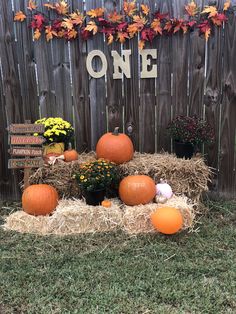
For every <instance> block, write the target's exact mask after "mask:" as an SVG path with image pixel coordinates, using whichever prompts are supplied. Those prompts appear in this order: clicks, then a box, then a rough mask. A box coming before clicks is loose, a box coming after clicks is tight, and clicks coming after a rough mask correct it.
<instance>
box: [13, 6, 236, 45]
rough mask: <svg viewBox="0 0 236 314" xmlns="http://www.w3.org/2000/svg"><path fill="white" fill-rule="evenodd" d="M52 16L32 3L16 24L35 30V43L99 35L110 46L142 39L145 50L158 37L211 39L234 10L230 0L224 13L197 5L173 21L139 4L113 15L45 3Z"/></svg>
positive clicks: (98, 9) (115, 12)
mask: <svg viewBox="0 0 236 314" xmlns="http://www.w3.org/2000/svg"><path fill="white" fill-rule="evenodd" d="M44 7H45V8H46V9H48V14H45V13H43V12H41V11H40V10H38V6H37V3H36V2H35V1H33V0H29V2H28V7H27V12H25V13H24V12H22V11H18V12H17V13H16V14H15V17H14V20H15V21H20V22H24V21H28V24H29V27H30V28H32V30H33V32H34V34H33V38H34V40H38V39H39V38H40V37H41V36H42V34H44V36H46V40H47V41H50V40H52V39H53V38H64V39H67V40H73V39H76V38H77V37H81V38H82V39H84V40H87V39H89V38H92V37H93V36H95V35H96V34H98V33H103V34H105V36H106V39H107V43H108V44H111V43H112V42H113V41H119V42H120V43H122V44H123V43H124V42H125V41H126V40H130V39H132V38H134V37H135V36H137V35H139V38H140V40H139V48H140V49H143V48H144V47H145V43H146V42H150V43H151V42H152V41H153V39H154V38H155V37H157V36H163V35H173V34H176V33H180V32H182V33H183V34H186V33H187V32H189V31H194V30H195V29H198V30H199V35H200V36H201V35H203V36H204V37H205V39H206V40H208V39H209V37H210V35H211V34H212V33H213V30H214V28H215V27H222V26H223V25H224V23H225V22H227V20H228V14H229V13H230V12H231V11H232V10H233V9H232V7H231V3H230V0H226V1H225V3H224V7H223V9H222V10H218V9H217V7H216V6H214V5H209V6H205V7H204V9H203V10H202V11H201V10H200V9H199V8H198V6H197V4H196V3H195V2H194V1H191V2H190V3H189V4H187V5H186V6H185V13H186V14H185V15H184V18H181V19H177V18H171V17H170V15H169V13H160V12H159V11H157V12H151V10H150V8H149V6H147V5H145V4H141V6H140V8H139V7H138V5H137V3H136V1H129V2H128V1H124V4H123V10H122V12H117V11H113V12H111V13H109V14H107V12H106V11H105V9H104V8H95V9H91V10H89V11H87V12H79V11H78V10H76V11H73V12H70V11H69V5H68V4H67V2H66V1H64V0H62V1H59V2H57V3H48V2H47V3H45V4H44ZM50 11H53V12H54V13H56V18H54V19H51V18H50Z"/></svg>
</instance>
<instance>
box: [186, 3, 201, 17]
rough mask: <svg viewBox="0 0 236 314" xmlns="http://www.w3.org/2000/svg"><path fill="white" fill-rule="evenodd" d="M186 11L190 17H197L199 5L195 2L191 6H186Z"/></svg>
mask: <svg viewBox="0 0 236 314" xmlns="http://www.w3.org/2000/svg"><path fill="white" fill-rule="evenodd" d="M185 10H186V11H187V13H188V15H190V16H195V15H196V14H197V11H198V10H197V4H196V3H195V2H194V1H191V2H190V3H189V4H187V5H186V6H185Z"/></svg>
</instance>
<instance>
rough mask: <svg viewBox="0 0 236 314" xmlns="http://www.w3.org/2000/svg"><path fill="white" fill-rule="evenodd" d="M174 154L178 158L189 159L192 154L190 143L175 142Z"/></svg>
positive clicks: (192, 149) (192, 147)
mask: <svg viewBox="0 0 236 314" xmlns="http://www.w3.org/2000/svg"><path fill="white" fill-rule="evenodd" d="M174 144H175V145H174V146H175V154H176V156H177V157H178V158H185V159H191V158H192V156H193V153H194V146H193V145H192V144H191V143H182V142H177V141H175V143H174Z"/></svg>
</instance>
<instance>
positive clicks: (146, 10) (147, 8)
mask: <svg viewBox="0 0 236 314" xmlns="http://www.w3.org/2000/svg"><path fill="white" fill-rule="evenodd" d="M141 9H142V11H143V14H144V15H148V13H149V12H150V8H149V7H148V6H147V5H146V4H141Z"/></svg>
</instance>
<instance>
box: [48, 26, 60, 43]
mask: <svg viewBox="0 0 236 314" xmlns="http://www.w3.org/2000/svg"><path fill="white" fill-rule="evenodd" d="M45 34H46V39H47V41H49V40H51V39H53V36H55V37H57V33H56V32H55V31H53V30H52V26H46V27H45Z"/></svg>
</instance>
